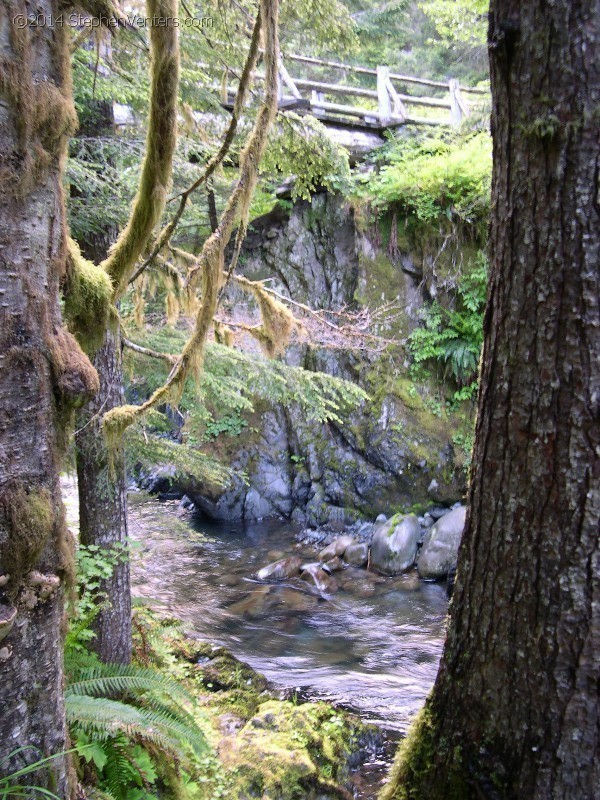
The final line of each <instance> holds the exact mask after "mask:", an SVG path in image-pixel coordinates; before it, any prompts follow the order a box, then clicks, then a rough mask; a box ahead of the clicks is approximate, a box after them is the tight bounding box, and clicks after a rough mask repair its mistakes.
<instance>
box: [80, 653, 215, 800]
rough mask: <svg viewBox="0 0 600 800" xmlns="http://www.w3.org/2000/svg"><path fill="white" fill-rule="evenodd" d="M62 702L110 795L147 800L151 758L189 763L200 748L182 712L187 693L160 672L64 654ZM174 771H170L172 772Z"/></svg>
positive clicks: (114, 799)
mask: <svg viewBox="0 0 600 800" xmlns="http://www.w3.org/2000/svg"><path fill="white" fill-rule="evenodd" d="M65 666H66V671H67V675H68V678H69V683H68V685H67V688H66V690H65V707H66V715H67V721H68V723H69V725H70V727H71V733H72V735H73V737H74V739H75V740H76V742H77V750H78V752H79V753H80V755H82V756H83V757H84V758H86V760H88V761H89V762H91V763H93V764H94V766H95V767H96V770H97V772H98V776H99V785H100V789H101V792H102V794H99V795H98V797H101V796H103V797H105V798H110V800H146V799H147V798H152V797H154V796H155V795H154V794H151V793H148V791H147V789H148V786H149V785H150V784H151V783H153V781H154V779H155V778H156V772H155V770H154V766H153V760H154V758H159V759H160V758H162V757H164V756H165V755H166V756H167V757H168V758H169V760H171V761H172V762H173V763H174V764H175V765H177V769H178V765H179V764H187V765H191V766H193V764H194V763H195V762H196V761H197V759H198V757H199V756H201V755H202V754H203V753H205V751H206V750H207V742H206V739H205V737H204V733H203V732H202V730H201V728H200V727H199V725H198V722H197V720H196V719H195V718H194V716H193V715H192V714H191V713H190V712H189V711H187V710H186V708H185V706H186V705H187V704H190V705H191V704H192V703H193V698H192V697H191V695H190V694H189V693H188V692H187V691H186V690H185V689H184V688H183V687H182V686H181V685H180V684H179V683H178V682H177V681H174V680H172V679H171V678H169V677H168V676H166V675H163V674H162V673H160V672H158V671H156V670H153V669H148V668H145V667H138V666H135V665H120V664H102V663H100V662H99V661H98V660H97V659H96V658H95V657H94V656H92V655H91V654H85V653H83V654H82V653H80V652H78V651H74V652H70V653H69V652H68V653H67V654H66V656H65ZM176 771H177V770H176Z"/></svg>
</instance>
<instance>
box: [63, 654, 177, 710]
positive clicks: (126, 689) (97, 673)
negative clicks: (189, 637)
mask: <svg viewBox="0 0 600 800" xmlns="http://www.w3.org/2000/svg"><path fill="white" fill-rule="evenodd" d="M65 666H66V669H67V672H68V674H69V675H70V682H69V685H68V686H67V689H66V694H67V695H88V696H89V697H110V696H111V695H120V694H125V693H132V692H153V693H156V694H166V695H169V696H170V697H172V698H174V699H177V700H179V701H180V702H184V703H185V702H191V701H192V698H191V696H190V694H189V693H188V692H187V691H186V690H185V689H183V687H182V686H181V685H180V684H179V683H177V681H174V680H172V679H171V678H168V677H167V676H166V675H162V674H161V673H159V672H156V671H155V670H152V669H145V668H143V667H136V666H133V665H121V664H101V665H96V666H92V667H84V668H80V667H77V666H76V665H75V664H73V663H70V662H69V661H67V662H66V665H65Z"/></svg>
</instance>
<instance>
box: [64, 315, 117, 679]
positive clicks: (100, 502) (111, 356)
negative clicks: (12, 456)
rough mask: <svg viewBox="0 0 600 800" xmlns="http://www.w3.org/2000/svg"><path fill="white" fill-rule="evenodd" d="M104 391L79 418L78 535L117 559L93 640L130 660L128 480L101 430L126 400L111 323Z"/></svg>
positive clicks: (100, 362)
mask: <svg viewBox="0 0 600 800" xmlns="http://www.w3.org/2000/svg"><path fill="white" fill-rule="evenodd" d="M93 363H94V366H95V367H96V370H97V371H98V377H99V379H100V391H99V392H98V394H97V395H96V396H95V397H94V399H93V400H92V402H91V403H88V404H87V405H86V407H85V409H84V410H83V411H82V412H81V413H80V414H79V417H78V433H77V435H76V437H75V442H76V445H77V483H78V489H79V535H80V538H81V542H82V544H85V545H97V546H98V547H100V548H101V549H102V550H103V551H104V552H105V553H106V554H107V555H108V556H109V557H112V558H113V559H114V560H115V566H114V569H113V572H112V575H111V577H110V578H109V579H107V580H105V581H103V584H102V586H101V587H100V588H101V591H102V592H104V593H105V595H106V599H107V602H106V604H103V605H102V606H101V608H100V609H99V611H98V615H97V617H96V618H95V620H94V623H93V628H94V631H95V633H96V637H95V638H94V639H93V640H92V641H91V642H90V647H91V648H92V649H93V650H95V651H96V652H97V653H98V655H99V656H100V658H101V659H102V661H105V662H107V663H108V662H115V663H120V664H127V663H129V661H130V660H131V589H130V581H129V557H128V552H127V543H128V537H127V483H126V472H125V458H124V452H123V448H118V449H117V448H114V449H113V450H112V451H110V452H109V450H108V448H107V446H106V441H105V437H104V434H103V433H102V417H103V414H104V413H105V412H106V411H110V409H111V408H116V407H117V406H120V405H122V404H123V401H124V395H123V369H122V363H121V343H120V331H119V329H118V328H116V329H114V330H113V329H111V328H108V329H107V331H106V334H105V337H104V342H103V344H102V346H101V347H100V349H99V350H98V351H97V352H96V354H95V355H94V359H93Z"/></svg>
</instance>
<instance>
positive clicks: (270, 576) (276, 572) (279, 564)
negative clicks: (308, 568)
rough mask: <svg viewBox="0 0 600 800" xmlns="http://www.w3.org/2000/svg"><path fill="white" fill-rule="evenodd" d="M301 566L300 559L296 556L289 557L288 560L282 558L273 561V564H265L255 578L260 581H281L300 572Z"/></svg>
mask: <svg viewBox="0 0 600 800" xmlns="http://www.w3.org/2000/svg"><path fill="white" fill-rule="evenodd" d="M301 566H302V559H301V558H298V556H289V558H282V559H280V560H279V561H275V562H274V563H273V564H267V566H266V567H263V568H262V569H259V571H258V572H257V577H258V579H259V580H260V581H267V580H272V581H282V580H284V579H285V578H291V577H292V576H293V575H297V574H298V572H300V567H301Z"/></svg>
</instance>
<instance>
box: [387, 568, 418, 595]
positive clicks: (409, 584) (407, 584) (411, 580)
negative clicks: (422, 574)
mask: <svg viewBox="0 0 600 800" xmlns="http://www.w3.org/2000/svg"><path fill="white" fill-rule="evenodd" d="M393 585H394V589H398V590H399V591H401V592H418V591H420V589H421V586H422V583H421V581H420V580H419V576H418V575H417V574H416V573H415V572H410V573H405V574H404V575H400V577H399V578H397V579H396V580H395V581H394V584H393Z"/></svg>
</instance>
